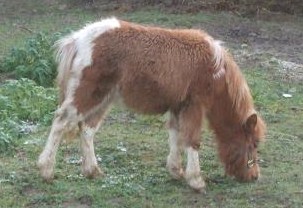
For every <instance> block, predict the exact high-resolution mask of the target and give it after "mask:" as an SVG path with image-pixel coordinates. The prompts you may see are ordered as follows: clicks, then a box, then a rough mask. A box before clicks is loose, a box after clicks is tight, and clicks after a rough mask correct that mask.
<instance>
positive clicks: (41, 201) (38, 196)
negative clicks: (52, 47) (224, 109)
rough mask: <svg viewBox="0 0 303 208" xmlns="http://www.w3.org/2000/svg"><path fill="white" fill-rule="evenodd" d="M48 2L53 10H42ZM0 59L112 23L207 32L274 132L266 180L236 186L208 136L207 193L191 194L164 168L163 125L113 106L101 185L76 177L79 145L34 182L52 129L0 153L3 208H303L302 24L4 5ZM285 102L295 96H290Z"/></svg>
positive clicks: (105, 131) (101, 156)
mask: <svg viewBox="0 0 303 208" xmlns="http://www.w3.org/2000/svg"><path fill="white" fill-rule="evenodd" d="M45 4H47V6H45ZM0 7H1V8H4V10H1V12H0V31H1V34H0V40H1V43H0V46H1V48H3V49H4V50H3V52H1V54H0V56H5V53H7V51H8V50H9V48H11V47H12V46H14V45H22V42H23V41H24V39H25V38H26V37H28V36H31V35H32V33H35V32H36V31H47V32H50V33H53V32H56V31H63V30H65V29H66V28H67V27H68V28H72V29H77V28H79V27H81V26H82V25H84V24H85V23H86V22H88V21H94V20H96V19H99V18H100V17H104V16H111V15H115V16H118V17H120V18H122V19H125V20H130V21H135V22H139V23H144V24H151V25H161V26H166V27H182V28H184V27H185V28H201V29H204V30H206V31H208V32H209V33H210V34H211V35H213V36H214V37H215V38H217V39H221V40H223V41H224V42H225V45H226V47H227V48H229V49H230V51H231V52H232V53H233V54H234V56H235V59H236V61H237V62H238V63H239V65H240V66H241V68H242V69H243V72H244V74H245V76H246V78H247V80H248V83H249V86H250V87H251V90H252V94H253V97H254V100H255V104H256V107H257V109H258V110H259V111H260V113H261V114H262V116H263V117H264V118H265V120H266V122H267V125H268V134H267V140H266V142H265V143H264V144H262V145H261V148H260V156H261V161H260V166H261V171H262V178H261V179H260V180H259V181H258V182H256V183H238V182H236V181H234V180H232V179H230V178H227V177H225V176H224V171H223V168H222V165H221V164H220V162H219V160H218V157H217V154H216V144H215V143H214V142H213V140H212V134H211V132H209V131H208V130H207V129H206V130H205V131H204V133H203V145H202V148H201V151H200V162H201V169H202V170H203V172H202V175H203V177H204V178H205V180H206V183H207V188H206V192H205V193H200V194H198V193H195V192H193V191H192V190H191V189H190V188H189V187H188V186H187V185H186V183H185V182H184V181H175V180H173V179H171V177H170V176H169V175H168V173H167V171H166V169H165V160H166V155H167V154H168V144H167V137H168V134H167V133H166V131H165V127H164V121H165V116H162V117H146V116H142V115H137V114H134V113H132V112H129V111H127V110H125V109H123V108H120V107H115V108H114V109H113V111H112V112H111V113H110V115H109V116H108V118H107V119H106V120H105V122H104V125H103V127H102V128H101V130H100V133H99V134H98V135H97V138H96V143H95V149H96V154H97V155H98V162H99V165H100V166H101V167H102V168H103V170H104V171H105V173H106V176H105V177H104V178H98V179H95V180H89V179H86V178H84V177H83V176H82V175H81V174H80V166H79V164H80V163H81V153H80V151H79V148H78V147H79V143H78V141H76V142H74V143H72V144H63V145H62V147H61V149H60V150H59V152H58V157H57V165H56V170H55V175H56V178H55V180H54V182H53V183H52V184H47V183H44V182H43V181H42V180H41V178H40V177H39V175H38V170H37V168H36V160H37V157H38V155H39V153H40V152H41V151H42V148H43V145H44V143H45V139H46V137H47V134H48V131H49V127H38V128H36V129H35V130H34V131H33V132H31V133H29V134H28V135H26V136H24V137H23V138H21V139H19V140H18V145H17V147H16V149H15V151H14V152H13V153H12V154H8V153H0V155H1V158H0V195H1V197H0V207H302V206H303V200H302V198H303V186H302V184H303V175H302V171H303V152H302V148H303V130H302V126H303V107H302V106H303V96H302V95H303V85H302V81H303V66H302V63H303V52H302V51H303V50H302V49H303V43H302V38H303V25H302V21H303V19H302V17H296V16H289V15H285V14H275V15H272V16H270V15H269V16H270V18H269V17H268V16H266V15H265V16H259V17H258V18H257V17H255V18H246V17H242V16H239V15H237V14H234V13H228V12H220V13H216V12H208V11H200V12H198V13H195V14H191V13H183V14H176V13H174V14H172V13H168V12H166V11H162V10H161V9H160V10H159V9H155V8H141V9H138V10H135V11H128V10H127V9H123V8H122V9H121V8H119V9H116V10H115V11H103V10H96V9H91V8H88V9H87V8H86V9H85V8H82V9H81V8H77V7H75V6H73V7H71V6H69V4H63V3H61V4H59V3H57V1H55V0H52V1H50V0H44V1H40V2H39V3H37V2H36V1H26V2H25V1H14V2H12V1H4V0H0ZM283 94H290V95H291V96H292V97H290V98H287V97H285V96H283Z"/></svg>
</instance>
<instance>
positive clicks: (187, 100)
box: [37, 17, 266, 191]
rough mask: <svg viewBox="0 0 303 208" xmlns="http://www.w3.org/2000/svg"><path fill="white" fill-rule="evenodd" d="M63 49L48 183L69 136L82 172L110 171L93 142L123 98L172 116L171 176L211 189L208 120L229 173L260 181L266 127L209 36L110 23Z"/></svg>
mask: <svg viewBox="0 0 303 208" xmlns="http://www.w3.org/2000/svg"><path fill="white" fill-rule="evenodd" d="M55 46H56V48H57V51H56V52H57V53H56V54H57V55H56V60H57V62H58V76H57V83H58V86H59V92H60V98H59V107H58V109H57V111H56V113H55V116H54V120H53V123H52V127H51V130H50V133H49V137H48V139H47V142H46V145H45V148H44V150H43V152H42V153H41V155H40V157H39V159H38V163H37V164H38V167H39V169H40V174H41V176H42V178H43V179H44V180H45V181H52V179H53V177H54V165H55V156H56V152H57V149H58V146H59V144H60V142H61V140H62V138H63V137H64V136H67V137H72V138H74V137H75V135H76V134H77V133H78V135H79V137H80V140H81V150H82V154H83V160H82V173H83V175H84V176H86V177H88V178H95V177H96V176H98V175H100V174H101V175H102V174H103V172H102V171H101V169H100V168H99V167H98V164H97V160H96V157H95V153H94V144H93V140H94V135H95V133H96V132H97V130H98V128H99V127H100V125H101V122H102V120H103V119H104V117H105V115H106V113H107V112H108V110H109V109H110V107H111V106H112V104H113V103H115V102H117V101H119V102H123V103H124V105H125V106H126V107H128V108H129V109H132V110H134V111H135V112H138V113H143V114H164V113H168V114H169V119H168V122H167V126H168V133H169V139H168V140H169V147H170V148H169V154H168V157H167V165H166V166H167V169H168V172H169V173H170V175H171V176H172V177H173V178H175V179H181V178H185V180H186V181H187V183H188V185H189V186H190V187H191V188H193V189H194V190H196V191H201V190H203V189H204V187H205V182H204V180H203V178H202V176H201V174H200V165H199V147H200V143H201V142H200V135H201V128H202V123H203V121H204V120H205V119H207V120H208V123H209V126H210V128H211V129H212V130H213V131H214V135H215V140H216V142H217V147H218V155H219V157H220V159H221V161H222V163H223V165H224V168H225V173H226V175H228V176H231V177H234V178H236V179H237V180H239V181H255V180H256V179H258V178H259V176H260V168H259V165H258V163H257V161H258V155H257V148H258V144H259V142H260V141H263V140H264V137H265V129H266V128H265V123H264V121H263V120H262V118H261V117H260V115H259V114H258V113H257V112H256V110H255V108H254V105H253V99H252V96H251V93H250V89H249V87H248V85H247V82H246V80H245V78H244V77H243V75H242V73H241V71H240V69H239V67H238V65H237V64H236V62H235V61H234V59H233V58H232V56H231V55H230V53H229V52H228V51H227V50H226V49H225V48H224V47H223V46H222V44H221V41H219V40H215V39H214V38H213V37H211V36H210V35H209V34H207V33H206V32H204V31H202V30H194V29H167V28H161V27H153V26H144V25H139V24H136V23H131V22H127V21H123V20H119V19H117V18H115V17H112V18H107V19H103V20H101V21H98V22H95V23H91V24H88V25H86V26H85V27H84V28H82V29H80V30H79V31H76V32H73V33H72V34H69V35H67V36H66V37H64V38H62V39H60V40H59V41H58V42H56V44H55ZM183 152H184V153H185V154H186V155H187V164H186V167H185V170H184V168H183V167H182V161H181V158H182V157H181V155H182V154H183Z"/></svg>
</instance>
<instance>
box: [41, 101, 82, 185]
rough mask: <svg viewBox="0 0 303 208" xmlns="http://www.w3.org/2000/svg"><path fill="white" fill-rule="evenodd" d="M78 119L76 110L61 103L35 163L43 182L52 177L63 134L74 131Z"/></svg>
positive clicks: (69, 104)
mask: <svg viewBox="0 0 303 208" xmlns="http://www.w3.org/2000/svg"><path fill="white" fill-rule="evenodd" d="M79 119H80V118H79V116H78V115H77V110H76V109H75V107H74V106H73V105H72V104H71V103H67V102H66V103H63V104H62V105H61V107H60V108H59V109H58V110H57V111H56V115H55V119H54V121H53V123H52V127H51V131H50V134H49V136H48V139H47V142H46V145H45V147H44V150H43V151H42V153H41V154H40V156H39V159H38V163H37V165H38V167H39V169H40V174H41V176H42V178H43V179H44V180H45V181H48V182H50V181H51V180H52V179H53V177H54V165H55V157H56V153H57V150H58V147H59V144H60V141H61V139H62V137H63V134H64V133H65V132H67V131H73V130H75V129H76V128H77V121H78V120H79Z"/></svg>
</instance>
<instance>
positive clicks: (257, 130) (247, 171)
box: [219, 113, 265, 182]
mask: <svg viewBox="0 0 303 208" xmlns="http://www.w3.org/2000/svg"><path fill="white" fill-rule="evenodd" d="M264 133H265V124H264V122H263V121H262V119H261V118H260V117H259V116H257V114H255V113H254V114H252V115H250V116H249V117H248V118H247V119H246V121H245V122H244V124H243V125H242V126H241V127H240V128H239V129H237V130H235V131H233V134H231V137H233V138H229V139H225V140H224V141H222V140H221V141H220V142H219V155H220V158H221V160H222V162H223V163H224V166H225V173H226V174H227V175H229V176H233V177H235V178H236V179H237V180H239V181H244V182H246V181H254V180H257V179H258V178H259V177H260V169H259V165H258V152H257V149H258V145H259V142H260V141H262V140H263V138H264Z"/></svg>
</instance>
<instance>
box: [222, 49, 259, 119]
mask: <svg viewBox="0 0 303 208" xmlns="http://www.w3.org/2000/svg"><path fill="white" fill-rule="evenodd" d="M224 59H225V66H224V68H225V70H226V76H225V79H226V83H227V90H228V94H229V96H230V98H231V100H232V107H233V108H234V109H235V111H236V112H238V116H239V119H240V121H241V122H242V123H244V122H245V121H246V118H247V117H248V116H249V115H251V114H252V113H256V111H255V109H254V106H253V99H252V96H251V93H250V90H249V87H248V85H247V82H246V80H245V79H244V77H243V75H242V73H241V71H240V69H239V67H238V65H237V64H236V62H235V61H234V59H233V57H232V56H231V55H230V54H229V53H228V52H227V51H226V52H225V57H224Z"/></svg>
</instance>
